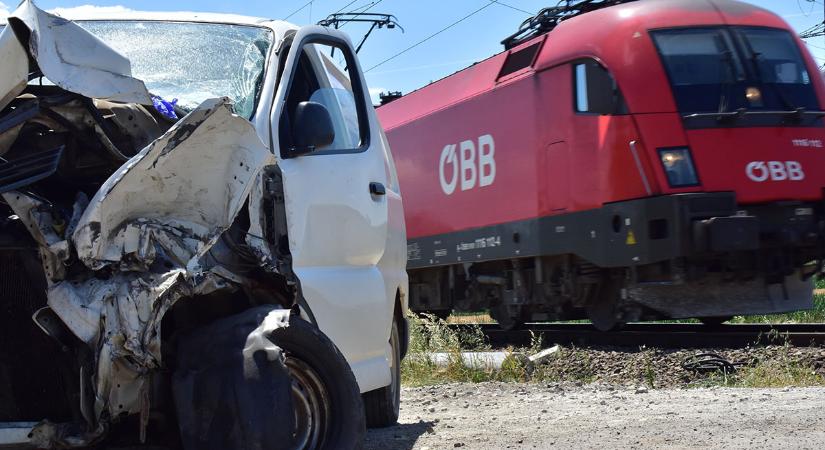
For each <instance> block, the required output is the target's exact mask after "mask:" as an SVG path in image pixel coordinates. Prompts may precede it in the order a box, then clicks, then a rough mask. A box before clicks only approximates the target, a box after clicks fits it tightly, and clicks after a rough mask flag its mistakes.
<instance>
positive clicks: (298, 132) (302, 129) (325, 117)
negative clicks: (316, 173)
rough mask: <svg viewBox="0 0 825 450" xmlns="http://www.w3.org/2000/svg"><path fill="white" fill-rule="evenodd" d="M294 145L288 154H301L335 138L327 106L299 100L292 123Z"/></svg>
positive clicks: (321, 146) (326, 144)
mask: <svg viewBox="0 0 825 450" xmlns="http://www.w3.org/2000/svg"><path fill="white" fill-rule="evenodd" d="M292 139H293V142H294V143H295V146H294V147H293V148H291V149H290V151H289V156H301V155H306V154H308V153H312V152H314V151H315V150H317V149H319V148H323V147H326V146H328V145H330V144H332V142H333V141H334V140H335V128H334V127H333V126H332V117H330V115H329V111H327V108H326V107H325V106H324V105H322V104H320V103H316V102H301V103H299V104H298V107H297V108H296V109H295V121H294V122H293V125H292Z"/></svg>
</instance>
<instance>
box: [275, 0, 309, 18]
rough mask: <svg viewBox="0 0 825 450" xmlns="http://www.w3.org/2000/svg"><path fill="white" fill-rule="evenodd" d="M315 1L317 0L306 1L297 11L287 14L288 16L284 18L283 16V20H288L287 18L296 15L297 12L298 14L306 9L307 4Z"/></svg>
mask: <svg viewBox="0 0 825 450" xmlns="http://www.w3.org/2000/svg"><path fill="white" fill-rule="evenodd" d="M313 1H315V0H309V1H308V2H306V3H304V6H302V7H300V8H298V9H296V10H295V11H292V14H290V15H288V16H286V17H284V18H283V20H287V19H289V18H290V17H292V16H294V15H295V14H298V13H299V12H301V11H303V10H304V8H306V7H307V6H309V5H311V4H312V2H313Z"/></svg>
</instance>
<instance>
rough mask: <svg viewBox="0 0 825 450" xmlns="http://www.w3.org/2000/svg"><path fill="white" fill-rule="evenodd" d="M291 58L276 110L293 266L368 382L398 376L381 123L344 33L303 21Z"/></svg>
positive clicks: (327, 329) (378, 383) (321, 322)
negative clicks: (384, 265)
mask: <svg viewBox="0 0 825 450" xmlns="http://www.w3.org/2000/svg"><path fill="white" fill-rule="evenodd" d="M282 58H283V56H282ZM282 61H283V59H282ZM285 61H286V62H285V64H284V66H283V67H284V68H283V72H282V75H281V77H280V81H279V83H278V88H277V93H276V96H275V103H274V105H273V108H272V114H271V116H270V120H271V123H272V127H271V129H272V130H273V131H272V133H273V136H272V144H273V151H275V153H280V161H279V166H280V168H281V172H282V174H283V183H284V197H285V208H286V215H287V227H288V232H289V249H290V253H291V254H292V258H293V260H292V265H293V270H294V272H295V274H296V275H297V276H298V278H299V279H300V282H301V288H302V291H303V295H304V297H305V298H306V300H307V303H308V304H309V305H310V308H311V309H312V312H313V315H314V316H315V319H316V320H317V323H318V326H319V327H320V329H321V330H322V331H323V332H324V333H326V334H327V335H329V336H330V338H331V339H332V340H333V341H334V342H335V343H336V344H337V345H338V347H339V348H340V349H341V351H342V353H343V354H344V355H345V356H346V357H347V360H348V362H349V363H350V365H351V367H352V370H353V372H354V373H355V375H356V378H357V379H358V380H359V384H360V388H361V391H362V392H366V391H369V390H372V389H376V388H379V387H383V386H386V385H387V384H389V382H390V372H389V367H388V365H387V360H386V357H387V336H388V324H389V323H390V322H389V321H388V320H387V318H389V317H392V310H393V308H394V304H393V301H392V300H393V298H389V299H388V298H387V295H388V294H387V293H388V288H387V286H386V283H385V279H384V276H383V274H382V272H381V270H380V268H379V261H380V260H381V259H382V256H383V255H384V252H385V247H386V245H387V234H388V232H387V221H388V205H387V203H388V197H389V196H388V195H387V188H388V184H389V183H390V179H389V178H390V173H389V171H388V170H387V159H386V158H387V157H386V155H385V149H384V148H383V146H382V132H381V129H380V125H379V124H378V121H377V119H376V117H375V112H374V111H373V109H372V106H371V104H370V103H369V96H368V92H367V88H366V82H365V80H364V78H363V76H362V74H361V70H360V67H359V65H358V61H357V59H356V58H355V52H354V51H353V47H352V44H351V42H350V41H349V39H348V38H347V37H346V35H345V34H343V33H341V32H338V31H336V30H330V29H327V28H323V27H319V26H308V27H304V28H301V29H300V30H299V31H298V32H297V34H296V35H295V36H294V38H293V41H292V45H291V47H290V48H289V51H288V55H287V56H286V60H285ZM324 110H325V111H326V112H324ZM365 316H370V317H375V320H365ZM354 324H366V326H359V327H358V329H353V325H354Z"/></svg>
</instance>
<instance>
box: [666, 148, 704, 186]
mask: <svg viewBox="0 0 825 450" xmlns="http://www.w3.org/2000/svg"><path fill="white" fill-rule="evenodd" d="M659 158H660V159H661V160H662V167H663V168H664V169H665V174H666V175H667V182H668V183H669V184H670V187H687V186H696V185H697V184H699V177H698V176H697V175H696V168H695V167H693V159H692V158H691V157H690V149H689V148H687V147H681V148H660V149H659Z"/></svg>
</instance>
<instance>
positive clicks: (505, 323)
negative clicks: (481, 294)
mask: <svg viewBox="0 0 825 450" xmlns="http://www.w3.org/2000/svg"><path fill="white" fill-rule="evenodd" d="M490 316H492V318H493V320H495V321H496V322H498V326H499V328H501V329H502V330H504V331H512V330H517V329H519V328H521V326H522V325H524V320H523V319H522V318H521V317H520V315H518V316H516V317H513V316H512V314H510V311H509V310H508V308H507V305H504V304H502V303H499V304H498V305H495V306H493V307H492V308H490Z"/></svg>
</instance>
